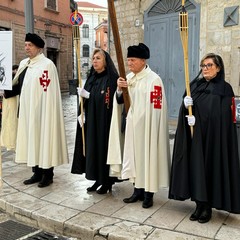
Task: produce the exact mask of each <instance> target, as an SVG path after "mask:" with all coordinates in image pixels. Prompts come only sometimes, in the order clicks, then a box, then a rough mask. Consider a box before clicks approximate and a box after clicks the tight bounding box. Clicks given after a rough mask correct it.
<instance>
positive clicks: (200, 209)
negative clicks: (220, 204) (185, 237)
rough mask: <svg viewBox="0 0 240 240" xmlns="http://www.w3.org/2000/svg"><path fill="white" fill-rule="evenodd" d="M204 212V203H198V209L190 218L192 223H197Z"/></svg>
mask: <svg viewBox="0 0 240 240" xmlns="http://www.w3.org/2000/svg"><path fill="white" fill-rule="evenodd" d="M202 211H203V203H201V202H199V201H196V209H195V211H194V213H193V214H192V215H191V216H190V218H189V219H190V220H191V221H197V220H198V219H199V217H200V215H201V213H202Z"/></svg>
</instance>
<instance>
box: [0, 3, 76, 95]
mask: <svg viewBox="0 0 240 240" xmlns="http://www.w3.org/2000/svg"><path fill="white" fill-rule="evenodd" d="M70 3H73V1H59V0H54V1H52V0H51V1H48V0H38V1H33V17H34V32H35V33H36V34H39V35H40V36H41V37H42V38H43V39H44V40H45V48H44V53H45V55H46V56H48V57H49V58H50V59H51V60H53V62H54V63H55V64H56V67H57V69H58V74H59V79H60V87H61V90H62V91H68V89H69V80H71V79H73V56H72V49H73V43H72V25H71V23H70V15H71V12H72V10H71V9H70ZM0 30H5V31H12V33H13V64H19V62H20V61H21V60H22V59H23V58H25V57H26V56H25V50H24V39H25V34H26V28H25V13H24V1H12V0H5V1H1V3H0Z"/></svg>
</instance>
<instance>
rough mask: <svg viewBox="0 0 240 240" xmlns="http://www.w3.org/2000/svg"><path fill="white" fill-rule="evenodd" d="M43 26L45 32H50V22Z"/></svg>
mask: <svg viewBox="0 0 240 240" xmlns="http://www.w3.org/2000/svg"><path fill="white" fill-rule="evenodd" d="M44 26H45V29H46V32H50V31H51V29H52V24H51V22H50V21H47V22H45V24H44Z"/></svg>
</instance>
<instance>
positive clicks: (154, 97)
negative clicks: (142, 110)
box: [150, 86, 162, 109]
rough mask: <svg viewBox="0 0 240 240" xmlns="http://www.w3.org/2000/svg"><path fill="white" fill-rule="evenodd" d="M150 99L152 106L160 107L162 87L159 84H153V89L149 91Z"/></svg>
mask: <svg viewBox="0 0 240 240" xmlns="http://www.w3.org/2000/svg"><path fill="white" fill-rule="evenodd" d="M150 101H151V103H153V106H154V108H157V109H161V108H162V88H161V86H154V91H152V92H151V96H150Z"/></svg>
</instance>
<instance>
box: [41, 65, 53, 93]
mask: <svg viewBox="0 0 240 240" xmlns="http://www.w3.org/2000/svg"><path fill="white" fill-rule="evenodd" d="M39 80H40V85H42V87H43V90H44V92H46V91H47V87H48V85H49V83H50V81H51V80H50V79H48V70H45V71H43V74H42V76H41V77H40V78H39Z"/></svg>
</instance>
